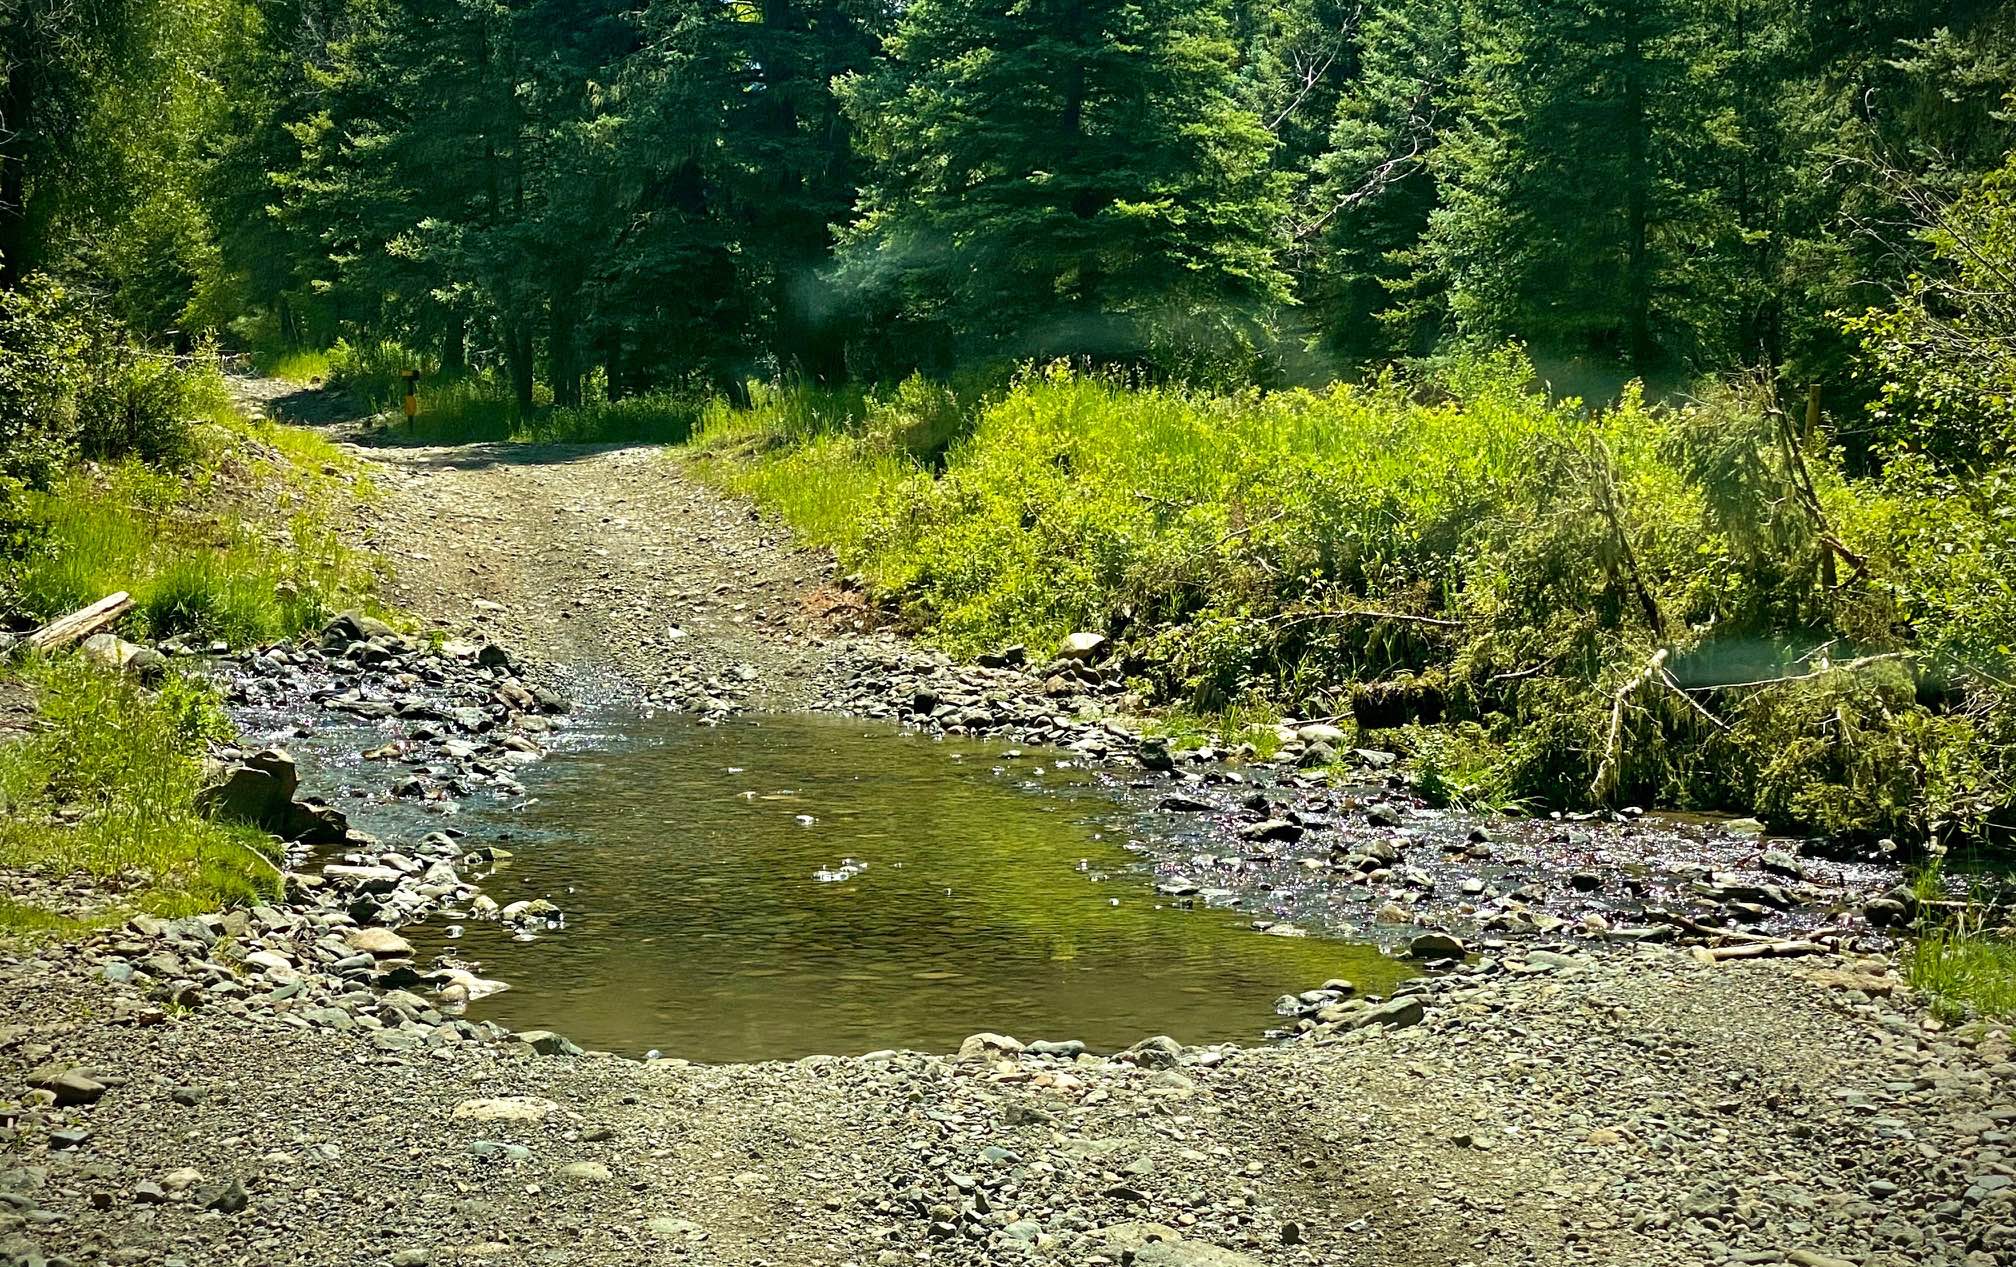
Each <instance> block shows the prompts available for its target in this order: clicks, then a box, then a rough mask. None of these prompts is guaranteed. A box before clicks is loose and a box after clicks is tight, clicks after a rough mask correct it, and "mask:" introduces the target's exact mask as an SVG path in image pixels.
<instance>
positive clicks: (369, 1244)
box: [0, 448, 2016, 1267]
mask: <svg viewBox="0 0 2016 1267" xmlns="http://www.w3.org/2000/svg"><path fill="white" fill-rule="evenodd" d="M363 452H364V454H365V456H366V457H367V459H368V460H370V461H371V462H373V463H376V464H377V469H376V470H375V471H374V479H375V480H376V481H377V482H378V483H379V485H380V486H381V487H382V489H383V490H384V499H383V501H382V503H381V505H380V507H379V509H378V511H377V512H376V513H377V516H378V517H377V519H376V520H375V523H374V527H373V530H372V531H373V535H374V537H375V540H376V542H377V544H378V546H379V548H381V549H383V550H384V551H385V552H386V553H387V554H389V555H390V556H391V557H392V558H393V560H394V561H395V562H396V563H397V565H398V570H399V580H398V589H397V590H396V592H395V598H396V599H397V600H398V601H400V602H401V603H403V604H405V605H407V606H408V607H409V608H410V609H411V610H413V611H415V612H418V613H419V614H421V615H422V616H423V617H425V618H427V619H430V620H434V621H438V622H440V623H441V624H442V626H443V627H444V628H446V629H449V630H452V631H456V632H460V631H461V630H463V629H465V628H469V629H475V630H478V631H482V632H485V633H486V634H488V635H490V636H493V637H495V638H497V639H499V640H502V641H505V642H507V643H511V644H514V645H516V646H519V647H522V648H524V649H525V650H527V651H529V652H531V653H533V654H535V655H537V656H540V657H543V658H545V659H547V660H549V661H551V662H552V663H553V664H554V665H555V666H557V667H556V671H558V672H562V673H564V674H566V675H567V676H569V677H570V678H571V679H572V680H574V681H575V682H577V683H581V684H593V683H597V682H602V683H605V684H607V686H608V689H611V690H613V691H618V692H629V693H632V694H634V695H638V696H643V697H647V698H657V699H661V700H670V701H673V702H674V703H677V704H679V705H680V706H682V707H689V708H696V709H703V710H704V709H706V708H708V707H711V706H713V705H717V704H718V705H720V706H722V707H731V706H734V705H735V704H736V703H737V702H738V701H750V700H756V701H760V702H764V703H766V704H772V705H775V704H785V705H790V704H793V703H798V702H803V701H806V700H808V699H812V698H814V697H817V696H819V695H821V693H822V692H823V690H824V689H825V688H824V687H822V686H821V685H820V683H821V682H822V681H825V680H828V679H829V678H830V675H831V668H832V664H833V661H834V659H835V657H836V656H843V657H844V656H848V655H853V654H856V653H858V652H860V650H861V648H862V646H863V645H864V644H862V643H860V642H859V641H857V640H854V639H851V638H835V637H832V636H829V633H830V629H829V626H830V622H829V621H828V620H827V619H826V618H825V617H824V615H823V614H822V613H823V612H824V610H825V607H826V605H827V603H828V601H829V599H828V597H826V596H824V595H822V586H823V584H824V582H825V581H826V579H827V568H826V564H825V562H824V561H823V560H822V559H821V558H819V557H818V556H816V555H814V554H811V553H808V552H804V551H799V550H796V549H794V548H793V547H792V546H791V545H790V544H789V543H788V542H787V541H785V540H784V539H783V537H782V536H781V534H780V533H779V532H777V530H775V529H773V528H772V527H771V526H770V525H768V524H765V523H763V522H762V521H761V520H760V519H757V518H753V517H752V515H751V513H750V511H749V509H748V508H747V507H744V506H741V505H739V504H737V503H736V502H734V501H732V500H730V499H727V498H724V497H722V496H720V495H718V494H716V493H714V492H712V491H710V490H708V489H705V488H703V487H700V486H698V485H696V484H694V483H692V482H691V481H690V480H688V479H686V478H685V477H684V476H683V475H682V474H681V473H680V471H679V470H678V468H677V467H676V465H675V464H673V463H672V462H670V461H668V460H667V459H666V458H665V457H664V455H662V454H661V453H658V452H655V451H652V450H649V449H615V448H583V449H560V448H530V449H528V448H515V449H514V448H470V449H454V450H441V449H391V450H387V449H367V450H363ZM675 630H676V631H677V632H676V633H675V632H673V631H675ZM878 645H879V644H878ZM356 931H357V929H356V928H355V925H354V921H353V920H352V918H351V916H350V915H349V914H348V913H346V911H345V909H344V908H343V907H342V906H340V905H332V904H331V903H328V902H323V903H322V904H320V905H316V904H315V903H313V902H310V903H308V904H307V905H305V906H302V907H299V908H298V909H297V908H288V909H284V910H271V911H264V912H254V913H253V914H252V917H251V918H250V919H249V920H245V921H242V922H240V923H237V924H232V925H226V924H223V923H221V922H216V923H213V924H211V925H207V926H205V928H204V929H197V928H194V927H189V926H184V927H181V928H179V929H166V930H163V929H151V928H150V929H138V930H132V931H128V932H125V933H121V934H117V935H114V936H110V937H106V938H101V939H99V940H97V941H95V942H92V943H90V944H88V945H86V946H84V947H81V948H80V947H74V946H72V947H62V948H55V949H51V950H48V951H44V952H42V953H41V954H39V955H36V956H33V957H28V958H13V959H0V1128H6V1129H8V1130H9V1133H8V1134H7V1135H6V1137H5V1138H6V1147H7V1155H6V1156H5V1158H4V1159H0V1264H25V1263H56V1262H69V1263H72V1264H78V1265H82V1264H99V1263H134V1264H142V1263H144V1264H163V1265H164V1267H165V1265H167V1264H177V1263H179V1264H187V1265H188V1267H197V1265H208V1264H246V1265H248V1267H277V1265H279V1264H289V1263H302V1264H373V1265H378V1267H382V1265H384V1264H392V1265H393V1267H418V1265H420V1264H427V1263H443V1264H445V1263H497V1264H514V1265H515V1264H583V1265H591V1267H603V1265H607V1267H615V1265H616V1264H624V1265H626V1267H627V1265H631V1264H642V1263H653V1264H656V1263H665V1264H673V1263H681V1264H683V1263H693V1264H710V1265H712V1264H720V1265H723V1267H726V1265H731V1264H732V1265H736V1267H744V1265H746V1267H761V1265H770V1267H797V1265H801V1264H803V1265H807V1267H810V1265H812V1264H855V1265H857V1267H865V1265H868V1264H873V1265H875V1267H897V1265H899V1264H913V1263H918V1264H922V1263H1003V1264H1009V1263H1024V1262H1037V1263H1060V1264H1111V1265H1115V1267H1119V1265H1124V1264H1129V1263H1132V1264H1139V1265H1140V1267H1154V1265H1155V1264H1163V1265H1165V1267H1167V1265H1171V1264H1175V1265H1182V1264H1188V1265H1190V1267H1257V1265H1269V1267H1289V1265H1291V1264H1293V1265H1297V1267H1313V1265H1318V1264H1321V1265H1325V1267H1328V1265H1340V1267H1454V1265H1457V1264H1479V1265H1484V1264H1491V1265H1499V1264H1503V1265H1506V1267H1510V1265H1512V1264H1527V1265H1533V1267H1540V1265H1547V1267H1552V1265H1553V1264H1563V1263H1587V1264H1597V1265H1601V1267H1691V1265H1693V1264H1712V1265H1714V1267H1723V1265H1724V1264H1731V1265H1733V1264H1749V1263H1791V1264H1800V1265H1803V1267H1840V1265H1841V1264H1852V1265H1854V1267H1904V1265H1905V1264H1916V1263H1953V1264H1966V1265H1967V1267H1986V1265H1987V1264H1991V1263H1999V1262H2003V1261H2006V1260H2007V1255H2009V1254H2010V1253H2011V1252H2012V1251H2016V1205H2012V1201H2016V1151H2012V1150H2011V1149H2010V1147H2009V1140H2010V1134H2009V1132H2010V1130H2011V1123H2016V1093H2012V1086H2016V1065H2012V1064H2011V1063H2010V1054H2011V1053H2010V1045H2009V1043H2008V1040H2007V1037H2006V1035H2005V1034H2004V1033H2003V1031H2002V1030H2000V1029H1999V1028H1993V1027H1985V1026H1975V1027H1971V1028H1969V1029H1967V1030H1964V1031H1962V1032H1959V1033H1954V1032H1948V1031H1947V1030H1945V1029H1943V1028H1942V1027H1940V1026H1939V1025H1938V1024H1937V1023H1936V1022H1933V1021H1931V1020H1930V1019H1929V1018H1927V1017H1926V1015H1925V1014H1924V1012H1923V1011H1922V1009H1921V1008H1919V1007H1918V1006H1917V1005H1916V1004H1915V1003H1914V1001H1913V1000H1911V999H1910V998H1909V997H1908V993H1907V992H1905V991H1904V990H1903V989H1902V988H1901V987H1900V986H1899V985H1898V983H1897V981H1896V980H1895V978H1894V977H1893V976H1891V975H1889V974H1888V972H1887V970H1886V968H1885V965H1884V964H1882V963H1881V962H1880V961H1878V962H1869V961H1855V962H1849V961H1842V960H1835V959H1815V960H1811V961H1790V962H1776V961H1760V962H1754V963H1742V962H1737V963H1728V964H1722V965H1708V964H1704V963H1702V962H1700V961H1698V959H1697V958H1696V957H1693V956H1690V955H1689V953H1688V952H1686V951H1685V950H1681V949H1675V948H1662V947H1652V946H1642V947H1641V946H1635V945H1630V944H1618V943H1616V942H1607V941H1603V940H1600V939H1591V938H1588V937H1586V936H1572V937H1571V936H1569V935H1568V933H1567V932H1566V931H1564V932H1563V934H1562V935H1561V936H1560V938H1559V939H1558V940H1555V941H1552V942H1548V941H1545V940H1544V939H1543V940H1538V941H1536V940H1531V939H1529V940H1526V941H1523V942H1520V943H1519V944H1517V945H1493V944H1490V943H1488V942H1487V943H1486V944H1485V945H1484V946H1483V947H1482V951H1483V953H1482V954H1481V955H1480V956H1479V958H1478V959H1477V961H1476V962H1475V963H1473V965H1472V966H1471V968H1470V969H1469V970H1467V971H1466V972H1464V973H1461V974H1457V975H1452V976H1446V977H1442V978H1439V979H1437V980H1435V981H1433V982H1425V983H1422V984H1420V985H1419V986H1418V987H1416V988H1415V989H1413V990H1412V991H1410V992H1409V993H1408V994H1406V995H1403V996H1402V997H1399V998H1397V999H1395V1000H1393V1001H1391V1002H1390V1003H1387V1004H1383V1005H1381V1010H1379V1012H1378V1015H1377V1017H1376V1018H1374V1019H1366V1017H1367V1013H1366V1012H1363V1011H1359V1012H1351V1013H1350V1014H1349V1018H1348V1019H1346V1020H1344V1021H1343V1022H1341V1023H1338V1024H1332V1025H1329V1026H1326V1027H1324V1028H1323V1029H1322V1030H1320V1031H1319V1032H1317V1033H1315V1034H1312V1035H1311V1036H1310V1037H1309V1038H1306V1039H1304V1040H1302V1041H1299V1042H1295V1043H1290V1044H1287V1045H1279V1046H1261V1045H1256V1046H1254V1047H1250V1048H1244V1049H1239V1048H1223V1049H1195V1048H1191V1049H1181V1048H1178V1047H1176V1046H1175V1045H1174V1044H1170V1043H1167V1042H1166V1041H1165V1042H1161V1043H1157V1042H1152V1041H1151V1042H1147V1043H1144V1044H1142V1045H1140V1046H1139V1047H1137V1048H1135V1049H1132V1050H1130V1051H1127V1052H1122V1053H1115V1054H1106V1055H1099V1054H1079V1053H1076V1052H1074V1051H1072V1050H1071V1049H1070V1048H1068V1047H1066V1048H1042V1049H1037V1050H1029V1049H1026V1048H1024V1046H1023V1044H1022V1043H1019V1042H1014V1041H1012V1040H1006V1039H994V1038H991V1037H987V1036H976V1038H975V1039H973V1040H970V1041H969V1043H968V1044H967V1047H966V1049H965V1050H964V1051H962V1052H961V1053H957V1054H954V1053H935V1054H928V1055H918V1054H878V1055H875V1056H869V1057H863V1058H858V1059H835V1058H830V1057H814V1058H811V1059H808V1060H804V1061H799V1062H796V1063H792V1064H770V1065H747V1066H729V1067H714V1068H709V1067H698V1066H690V1065H686V1064H684V1063H683V1062H679V1061H676V1060H673V1061H654V1062H650V1063H638V1062H635V1061H631V1060H625V1059H621V1058H618V1057H614V1056H601V1055H593V1054H589V1055H570V1054H558V1055H552V1054H539V1052H540V1050H541V1049H545V1050H548V1051H551V1050H555V1049H559V1050H561V1051H563V1052H564V1047H563V1046H562V1045H560V1044H558V1043H556V1042H553V1041H549V1040H548V1039H547V1038H545V1037H541V1036H534V1035H521V1036H517V1037H515V1038H505V1039H503V1040H501V1041H500V1040H499V1039H498V1037H497V1036H496V1035H494V1034H491V1033H489V1032H487V1031H485V1030H484V1029H483V1028H482V1027H476V1026H470V1025H468V1024H466V1023H465V1022H460V1021H458V1020H456V1019H455V1018H454V1017H453V1016H452V1014H444V1012H443V1011H442V1010H437V1009H436V1007H435V1006H434V1005H433V1004H432V1003H430V1002H429V1001H428V1000H426V999H422V998H419V997H416V996H414V995H412V994H408V993H404V992H402V991H393V992H390V993H387V992H386V991H384V990H382V989H370V988H363V987H360V986H359V985H357V984H356V973H355V971H354V965H353V969H352V970H350V975H349V976H347V977H346V976H344V975H343V973H342V971H341V970H340V963H334V962H332V960H333V958H334V956H335V955H336V953H337V952H338V951H345V942H344V938H345V937H349V936H351V935H353V934H354V933H355V932H356ZM330 937H334V938H335V942H334V947H335V948H334V949H333V950H331V949H329V948H328V946H327V944H326V943H327V939H328V938H330ZM318 945H321V946H322V947H323V950H322V951H321V952H319V953H318V952H317V951H316V949H315V948H316V947H317V946H318ZM255 948H263V949H266V950H268V951H269V952H271V953H273V954H279V955H281V956H282V958H283V959H285V960H286V961H287V964H288V965H289V966H288V971H289V973H293V974H296V975H299V976H301V977H303V978H305V987H303V986H297V985H291V984H289V982H288V979H287V977H286V976H285V975H282V974H278V973H271V974H270V975H263V976H262V975H260V974H261V973H265V972H267V971H268V970H267V969H264V968H257V969H255V968H253V967H248V963H250V962H251V961H249V960H248V959H247V955H248V954H249V953H251V952H252V951H253V950H254V949H255ZM346 953H347V951H346ZM164 955H165V956H166V957H167V958H166V959H165V960H164V959H162V958H160V956H164ZM262 962H271V961H270V960H269V961H262ZM164 982H165V983H168V985H169V986H171V987H172V989H171V991H170V995H169V997H170V998H172V999H173V1000H175V1002H174V1005H173V1006H166V1005H162V1004H160V1003H158V1002H155V1001H153V1000H156V999H157V998H158V997H159V989H158V987H159V986H160V985H161V983H164ZM179 982H186V983H187V987H188V988H187V989H186V990H185V989H183V988H182V987H181V986H180V985H178V984H176V983H179ZM1310 984H1311V985H1312V986H1313V985H1315V984H1317V983H1314V982H1311V983H1310ZM150 991H152V992H151V993H150ZM310 1003H312V1004H313V1005H312V1006H308V1004H310ZM1417 1004H1418V1006H1417ZM1015 1037H1016V1038H1019V1039H1022V1040H1036V1039H1057V1040H1064V1039H1069V1038H1070V1037H1071V1036H1070V1035H1061V1034H1060V1035H1035V1034H1022V1035H1017V1036H1015ZM78 1079H82V1082H81V1083H80V1082H79V1081H77V1080H78ZM10 1099H11V1100H12V1102H13V1105H14V1107H11V1108H10V1107H8V1103H7V1102H8V1101H9V1100H10Z"/></svg>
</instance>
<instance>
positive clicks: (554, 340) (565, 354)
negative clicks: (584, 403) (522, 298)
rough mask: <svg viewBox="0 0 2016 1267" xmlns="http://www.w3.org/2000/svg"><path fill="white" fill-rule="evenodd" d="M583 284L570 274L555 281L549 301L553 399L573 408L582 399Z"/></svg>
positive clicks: (548, 342)
mask: <svg viewBox="0 0 2016 1267" xmlns="http://www.w3.org/2000/svg"><path fill="white" fill-rule="evenodd" d="M579 292H580V287H579V286H578V285H577V284H576V283H575V282H574V281H573V280H572V279H571V278H559V279H556V280H555V281H554V282H553V286H552V290H551V292H550V293H549V294H548V295H547V302H546V368H547V376H548V377H549V378H550V379H551V380H552V382H553V403H554V404H556V405H559V406H560V407H561V408H563V409H573V408H575V407H577V406H579V405H580V403H581V350H580V346H579V342H580V332H579V329H578V328H577V327H578V326H579V324H580V323H579V322H578V321H577V320H576V310H577V307H578V303H577V301H578V299H579V297H580V293H579Z"/></svg>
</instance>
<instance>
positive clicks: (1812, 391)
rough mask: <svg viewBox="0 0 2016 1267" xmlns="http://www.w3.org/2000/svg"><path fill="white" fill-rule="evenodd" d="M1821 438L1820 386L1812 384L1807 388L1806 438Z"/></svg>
mask: <svg viewBox="0 0 2016 1267" xmlns="http://www.w3.org/2000/svg"><path fill="white" fill-rule="evenodd" d="M1819 437H1820V384H1818V383H1812V384H1809V385H1808V386H1807V388H1806V438H1807V439H1808V440H1817V439H1819Z"/></svg>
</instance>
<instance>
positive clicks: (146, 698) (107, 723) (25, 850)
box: [0, 659, 279, 914]
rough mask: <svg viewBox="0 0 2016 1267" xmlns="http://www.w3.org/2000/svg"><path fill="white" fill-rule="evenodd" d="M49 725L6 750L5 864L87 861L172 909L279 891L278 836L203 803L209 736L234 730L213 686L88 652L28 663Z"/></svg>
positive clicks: (61, 867)
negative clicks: (142, 682)
mask: <svg viewBox="0 0 2016 1267" xmlns="http://www.w3.org/2000/svg"><path fill="white" fill-rule="evenodd" d="M28 680H29V683H30V685H31V686H32V687H33V689H34V690H35V693H36V696H37V702H38V705H39V709H40V714H41V720H42V727H41V729H39V730H38V731H37V732H36V733H35V734H34V735H33V736H32V737H30V738H29V739H27V740H25V741H23V742H20V743H17V744H13V745H10V746H8V747H6V748H4V749H0V811H4V812H0V862H4V863H5V864H6V865H9V866H24V867H33V868H36V869H39V870H45V871H49V872H51V873H54V874H65V873H68V872H70V871H73V870H81V871H84V872H87V873H89V874H91V875H93V876H95V877H98V878H100V879H103V880H109V881H113V882H115V885H116V886H118V887H121V888H123V889H125V890H126V891H127V895H128V896H129V897H130V898H131V899H132V900H134V901H136V902H137V903H138V904H139V905H140V906H142V907H143V908H145V909H148V910H152V911H157V912H161V913H166V914H186V913H189V912H191V911H198V910H213V909H215V908H217V907H219V906H223V905H230V904H233V903H238V902H244V901H250V900H255V899H258V898H262V897H267V896H270V895H272V894H273V893H275V892H277V890H278V879H279V871H278V869H277V867H276V866H275V859H276V858H277V844H276V842H274V841H273V840H272V838H270V837H268V836H265V835H264V834H262V833H260V832H257V831H254V830H251V829H248V828H244V827H239V826H230V825H225V824H220V823H213V822H211V821H209V820H208V819H206V818H204V817H202V816H201V815H199V814H198V813H197V812H196V809H195V796H196V792H197V790H198V788H199V787H200V786H201V778H202V762H201V756H202V751H203V744H204V742H205V741H206V740H209V739H215V738H219V737H221V736H222V735H225V734H227V733H228V726H227V724H226V723H225V722H224V719H223V713H222V706H221V704H220V702H219V701H218V700H217V699H216V697H215V695H214V693H213V692H212V691H210V689H209V688H208V687H206V686H203V685H201V684H199V683H196V682H194V681H193V680H183V679H171V680H170V681H169V682H168V683H167V684H166V685H165V686H164V688H163V689H162V691H161V692H160V693H159V694H155V693H153V692H150V691H147V690H145V689H144V688H142V687H140V686H138V685H136V684H135V683H133V682H132V681H131V680H130V679H128V678H126V677H124V676H122V675H120V674H117V673H113V672H109V671H107V670H104V669H100V668H97V667H94V666H92V665H91V664H89V663H88V662H86V661H83V660H81V659H64V660H56V661H49V662H46V663H42V664H38V665H34V666H31V668H30V669H29V671H28Z"/></svg>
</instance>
